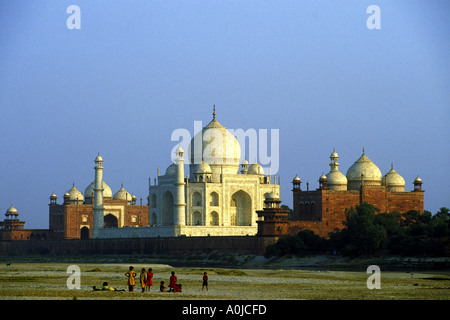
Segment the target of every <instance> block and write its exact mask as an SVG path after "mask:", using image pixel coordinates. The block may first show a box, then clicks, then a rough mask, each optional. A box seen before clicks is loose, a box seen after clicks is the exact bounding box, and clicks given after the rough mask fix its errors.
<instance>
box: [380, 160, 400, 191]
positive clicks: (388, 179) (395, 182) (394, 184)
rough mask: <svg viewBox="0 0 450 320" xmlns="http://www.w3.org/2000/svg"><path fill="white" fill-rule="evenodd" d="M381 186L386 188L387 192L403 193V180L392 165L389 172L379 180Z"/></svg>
mask: <svg viewBox="0 0 450 320" xmlns="http://www.w3.org/2000/svg"><path fill="white" fill-rule="evenodd" d="M381 185H383V186H386V187H387V188H388V191H401V192H402V191H405V179H403V177H402V176H401V175H399V174H398V173H397V172H396V171H395V170H394V166H393V165H391V170H390V171H389V172H388V173H386V175H385V176H384V177H383V178H382V179H381Z"/></svg>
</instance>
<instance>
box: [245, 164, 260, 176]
mask: <svg viewBox="0 0 450 320" xmlns="http://www.w3.org/2000/svg"><path fill="white" fill-rule="evenodd" d="M248 174H259V175H264V169H263V167H262V166H261V165H260V164H259V163H257V162H255V163H253V164H251V165H250V167H248Z"/></svg>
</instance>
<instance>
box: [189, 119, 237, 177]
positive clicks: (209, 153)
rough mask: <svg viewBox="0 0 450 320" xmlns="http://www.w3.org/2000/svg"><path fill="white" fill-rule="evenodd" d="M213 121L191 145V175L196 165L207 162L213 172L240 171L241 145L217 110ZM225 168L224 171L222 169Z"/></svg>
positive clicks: (196, 136)
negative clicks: (219, 116)
mask: <svg viewBox="0 0 450 320" xmlns="http://www.w3.org/2000/svg"><path fill="white" fill-rule="evenodd" d="M213 115H214V117H213V119H212V121H211V122H210V123H209V124H208V125H207V126H206V127H204V128H203V129H202V131H201V132H199V133H197V134H196V135H195V136H194V138H193V139H192V140H191V143H190V145H189V160H190V165H191V176H192V175H193V174H194V173H195V172H193V170H195V169H196V165H199V164H201V163H202V161H204V162H206V163H207V164H208V165H209V166H211V169H212V171H213V174H215V173H218V174H220V173H221V172H222V173H232V174H237V173H238V171H239V162H240V159H241V147H240V145H239V142H238V140H237V139H236V137H235V136H234V135H233V134H232V133H231V132H229V131H228V130H227V129H226V128H225V127H224V126H222V125H221V124H220V123H219V122H218V121H217V120H216V115H215V112H214V113H213ZM222 170H223V171H222Z"/></svg>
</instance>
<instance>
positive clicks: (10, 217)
mask: <svg viewBox="0 0 450 320" xmlns="http://www.w3.org/2000/svg"><path fill="white" fill-rule="evenodd" d="M5 216H6V218H5V220H3V221H0V240H2V241H6V240H45V239H49V238H50V230H47V229H25V228H24V225H25V221H22V220H20V219H19V212H18V211H17V209H16V208H14V207H13V206H11V207H10V208H9V209H8V210H6V213H5Z"/></svg>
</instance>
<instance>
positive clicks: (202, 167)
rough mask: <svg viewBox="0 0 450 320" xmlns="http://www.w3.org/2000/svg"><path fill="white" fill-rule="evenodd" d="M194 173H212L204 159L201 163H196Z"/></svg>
mask: <svg viewBox="0 0 450 320" xmlns="http://www.w3.org/2000/svg"><path fill="white" fill-rule="evenodd" d="M194 173H212V171H211V167H210V166H209V164H207V163H206V162H205V161H202V163H200V164H197V165H196V168H195V172H194Z"/></svg>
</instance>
